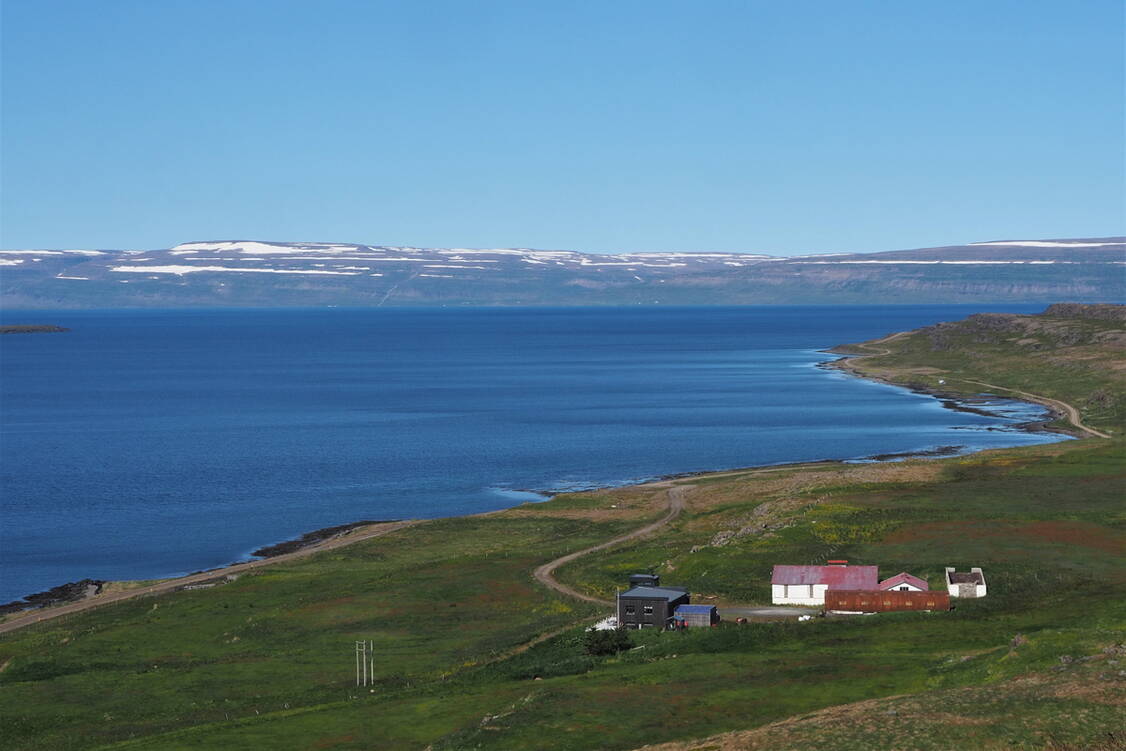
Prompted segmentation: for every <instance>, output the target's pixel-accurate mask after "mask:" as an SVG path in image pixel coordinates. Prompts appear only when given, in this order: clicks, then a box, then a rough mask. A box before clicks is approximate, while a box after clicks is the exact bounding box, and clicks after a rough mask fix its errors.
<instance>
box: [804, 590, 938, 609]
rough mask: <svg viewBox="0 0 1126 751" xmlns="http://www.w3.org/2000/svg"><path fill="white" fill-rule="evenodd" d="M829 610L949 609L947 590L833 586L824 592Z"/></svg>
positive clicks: (826, 606)
mask: <svg viewBox="0 0 1126 751" xmlns="http://www.w3.org/2000/svg"><path fill="white" fill-rule="evenodd" d="M825 609H826V610H846V611H852V612H862V613H886V612H890V611H893V610H949V609H950V594H949V593H947V592H940V591H933V590H932V591H930V592H899V591H895V590H888V591H884V592H881V591H879V590H859V589H852V590H845V589H830V590H829V591H828V592H826V593H825Z"/></svg>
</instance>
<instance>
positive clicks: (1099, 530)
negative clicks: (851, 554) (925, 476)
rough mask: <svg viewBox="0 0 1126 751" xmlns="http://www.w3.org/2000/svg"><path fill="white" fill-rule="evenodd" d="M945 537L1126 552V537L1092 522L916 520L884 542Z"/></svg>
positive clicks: (906, 541)
mask: <svg viewBox="0 0 1126 751" xmlns="http://www.w3.org/2000/svg"><path fill="white" fill-rule="evenodd" d="M944 537H961V538H967V537H968V538H973V539H982V538H989V537H1007V538H1016V537H1025V538H1029V537H1031V538H1035V539H1038V540H1043V541H1045V542H1055V543H1062V544H1064V545H1077V546H1079V547H1084V548H1091V549H1094V550H1101V551H1103V552H1106V553H1111V554H1114V555H1123V554H1126V541H1124V540H1123V538H1122V537H1121V536H1120V535H1115V534H1114V533H1112V532H1110V531H1108V530H1106V529H1104V528H1103V527H1100V526H1098V525H1097V524H1091V523H1089V522H1023V523H1022V522H1010V523H1005V522H1000V523H994V524H983V523H981V522H978V521H965V522H932V523H929V524H913V525H907V526H904V527H901V528H899V529H897V530H896V531H895V532H893V533H892V534H890V535H888V536H887V537H886V538H884V542H885V543H891V544H898V543H908V542H918V541H920V540H934V539H939V538H944Z"/></svg>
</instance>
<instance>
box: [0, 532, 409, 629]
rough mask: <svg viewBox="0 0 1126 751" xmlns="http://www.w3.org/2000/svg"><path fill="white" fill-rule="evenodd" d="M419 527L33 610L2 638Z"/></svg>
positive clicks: (347, 538)
mask: <svg viewBox="0 0 1126 751" xmlns="http://www.w3.org/2000/svg"><path fill="white" fill-rule="evenodd" d="M419 523H420V522H418V521H413V520H412V521H403V522H391V523H388V524H373V525H372V526H370V527H361V528H358V529H355V530H353V531H351V532H349V533H347V534H344V535H340V536H338V537H331V538H329V539H327V540H325V541H324V542H321V543H318V544H316V545H310V546H308V547H305V548H301V549H300V550H295V551H293V552H292V553H285V554H283V555H277V556H273V557H271V558H263V559H262V560H259V561H249V562H247V563H236V564H233V565H230V566H226V567H224V568H219V569H215V570H213V571H204V572H202V573H199V574H191V575H190V576H181V577H179V578H176V579H165V580H163V581H160V582H158V583H156V584H150V585H149V586H147V587H138V588H137V589H127V590H124V591H121V592H111V593H107V594H102V595H94V596H93V597H90V598H87V599H85V600H79V601H78V602H72V603H70V604H68V605H59V606H58V607H53V608H47V609H46V610H29V611H27V612H26V613H24V614H22V615H18V616H16V617H14V618H12V619H10V620H7V621H5V622H4V623H0V634H3V633H7V632H9V631H15V630H16V629H20V628H23V627H24V626H30V625H31V624H33V623H41V622H43V621H48V620H51V619H52V618H58V617H60V616H64V615H70V614H71V613H80V612H82V611H83V610H89V609H90V608H96V607H99V606H101V605H108V604H109V603H113V602H121V601H123V600H130V599H132V598H134V597H143V596H145V595H155V594H161V593H163V592H169V591H172V590H174V589H179V588H180V587H183V586H186V585H190V584H199V583H201V582H206V581H210V580H212V579H219V578H222V577H224V576H230V575H235V576H237V575H238V574H242V573H245V572H247V571H251V570H253V569H256V568H262V567H263V566H272V565H274V564H275V563H281V562H282V561H290V560H293V559H295V558H303V557H305V556H308V555H312V554H313V553H320V552H322V551H325V550H332V549H333V548H339V547H342V546H344V545H351V544H353V543H357V542H360V541H362V540H370V539H372V538H375V537H382V536H383V535H387V534H391V533H392V532H397V531H398V530H400V529H405V528H406V527H411V526H414V525H415V524H419Z"/></svg>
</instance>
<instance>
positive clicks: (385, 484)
mask: <svg viewBox="0 0 1126 751" xmlns="http://www.w3.org/2000/svg"><path fill="white" fill-rule="evenodd" d="M1039 307H1041V306H1011V305H1010V306H993V309H995V310H1006V311H1016V312H1032V311H1033V310H1036V309H1038V308H1039ZM980 309H981V306H975V307H967V306H894V307H856V306H849V307H783V308H779V307H761V308H760V307H740V308H641V309H638V308H628V309H627V308H617V309H606V308H598V309H574V308H570V309H468V310H445V309H442V310H437V309H432V310H394V309H390V310H389V309H384V310H334V309H329V310H281V311H276V310H274V311H262V310H237V311H232V310H224V311H192V312H187V311H164V312H151V311H141V312H121V311H117V312H104V311H100V312H65V313H64V312H59V313H51V314H45V313H42V312H39V313H35V314H23V315H19V314H15V313H11V312H8V313H5V314H4V319H5V322H8V323H17V322H43V323H55V324H60V325H63V326H67V327H70V328H71V329H72V331H71V332H70V333H65V334H36V335H9V336H4V337H3V341H2V342H0V347H2V350H0V396H2V401H0V490H2V492H3V523H2V527H0V567H2V568H0V570H2V572H3V580H2V583H0V602H2V601H6V600H7V599H12V598H15V597H18V596H21V595H24V594H27V593H29V592H32V591H36V590H40V589H44V588H47V587H50V586H54V585H56V584H60V583H62V582H64V581H70V580H74V579H79V578H83V577H93V578H101V579H127V578H149V577H156V576H167V575H171V574H177V573H184V572H188V571H192V570H197V569H202V568H208V567H213V566H218V565H221V564H224V563H228V562H230V561H232V560H236V559H239V558H242V557H245V556H246V555H247V554H248V552H249V551H250V550H253V549H254V548H256V547H257V546H258V545H261V544H264V543H269V542H274V541H278V540H281V539H286V538H289V537H292V536H295V535H298V534H300V533H302V532H305V531H308V530H311V529H315V528H319V527H324V526H328V525H334V524H340V523H344V522H349V521H354V520H357V519H387V518H405V517H436V516H447V515H453V514H464V513H472V512H479V511H486V510H491V509H496V508H501V507H505V506H509V505H513V504H515V503H519V502H521V501H522V500H525V499H526V498H528V497H531V496H528V495H526V494H522V493H518V492H513V491H516V490H519V489H527V488H533V489H544V490H550V489H562V488H570V487H585V486H598V485H609V484H616V483H623V482H629V481H634V480H640V479H644V478H650V477H654V476H657V475H661V474H665V473H677V472H687V471H695V470H709V469H722V468H729V467H743V466H748V465H755V464H768V463H777V462H787V461H796V460H810V459H823V458H860V457H865V456H869V455H872V454H880V453H890V452H903V451H916V450H927V449H933V448H935V447H938V446H946V445H959V446H963V447H965V450H972V449H978V448H982V447H989V446H1009V445H1018V444H1028V443H1040V442H1044V441H1047V440H1056V438H1054V437H1052V436H1046V435H1043V434H1040V435H1035V434H1029V433H1025V432H1021V431H1017V430H1014V429H1012V427H1011V426H1012V424H1014V423H1016V422H1019V421H1023V420H1027V419H1032V418H1035V417H1037V416H1040V415H1041V414H1042V411H1041V410H1040V409H1039V408H1037V407H1033V406H1029V405H1023V404H1020V403H1014V402H1008V403H1002V402H999V403H998V404H997V407H998V408H999V409H1002V410H1008V413H1009V416H1008V417H1006V418H997V417H983V416H979V415H974V414H967V413H964V412H956V411H952V410H948V409H944V408H943V407H942V406H941V405H940V404H939V402H938V401H936V400H935V399H932V398H930V397H926V396H921V395H917V394H913V393H910V392H908V391H906V390H903V389H898V388H894V387H890V386H884V385H880V384H874V383H869V382H865V381H861V380H857V379H854V378H851V377H848V376H845V375H842V374H839V373H835V372H827V371H825V370H823V369H820V368H817V367H816V364H817V363H819V362H823V361H825V360H827V359H831V358H830V356H827V355H823V354H819V353H818V352H817V351H816V350H817V349H820V348H823V347H828V346H832V345H834V344H838V343H842V342H853V341H860V340H864V339H870V338H873V337H876V336H880V335H883V334H886V333H889V332H892V331H899V330H904V329H910V328H914V327H917V326H920V325H923V324H928V323H933V322H935V321H939V320H954V319H958V318H961V317H964V316H965V315H966V314H968V313H971V312H975V311H976V310H980Z"/></svg>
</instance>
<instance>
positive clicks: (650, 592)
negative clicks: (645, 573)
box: [618, 576, 689, 628]
mask: <svg viewBox="0 0 1126 751" xmlns="http://www.w3.org/2000/svg"><path fill="white" fill-rule="evenodd" d="M637 581H640V580H637ZM634 582H635V577H633V576H631V577H630V583H631V584H634V586H631V587H630V588H629V589H627V590H626V591H625V592H622V593H621V594H619V595H618V625H619V626H620V627H622V628H651V627H656V628H664V627H665V625H666V624H668V622H669V621H670V620H671V619H672V617H673V611H675V610H676V609H677V607H679V606H681V605H687V604H688V601H689V595H688V590H686V589H682V588H680V587H662V586H660V583H661V580H660V579H658V578H657V577H656V576H652V577H648V578H647V579H646V583H638V584H635V583H634Z"/></svg>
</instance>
